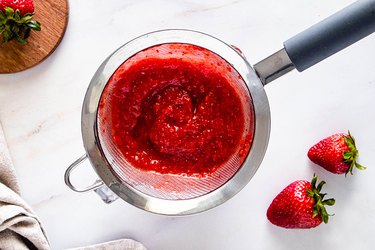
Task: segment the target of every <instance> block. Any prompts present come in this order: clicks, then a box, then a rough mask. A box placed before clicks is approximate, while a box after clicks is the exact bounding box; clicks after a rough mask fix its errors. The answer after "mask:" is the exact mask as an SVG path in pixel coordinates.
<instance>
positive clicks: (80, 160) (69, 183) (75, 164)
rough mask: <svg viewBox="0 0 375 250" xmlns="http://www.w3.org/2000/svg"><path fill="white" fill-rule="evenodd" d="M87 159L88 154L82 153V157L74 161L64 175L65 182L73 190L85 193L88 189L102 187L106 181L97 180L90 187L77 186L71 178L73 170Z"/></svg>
mask: <svg viewBox="0 0 375 250" xmlns="http://www.w3.org/2000/svg"><path fill="white" fill-rule="evenodd" d="M86 159H87V155H86V154H84V155H82V156H81V157H79V158H78V159H77V160H76V161H74V162H73V163H72V164H71V165H70V166H69V167H68V168H67V169H66V171H65V176H64V179H65V184H66V185H67V186H68V187H69V188H70V189H72V190H73V191H76V192H80V193H83V192H88V191H91V190H94V189H98V188H100V187H101V186H103V185H104V183H103V182H102V181H101V180H96V181H95V182H94V183H93V184H92V185H90V186H88V187H85V188H77V187H76V186H74V185H73V184H72V182H71V180H70V175H71V173H72V172H73V170H74V169H75V168H76V167H77V166H78V165H79V164H81V163H82V162H83V161H84V160H86Z"/></svg>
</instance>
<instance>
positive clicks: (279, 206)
mask: <svg viewBox="0 0 375 250" xmlns="http://www.w3.org/2000/svg"><path fill="white" fill-rule="evenodd" d="M317 180H318V177H317V176H316V175H315V174H314V177H313V179H312V181H311V182H309V181H306V180H298V181H295V182H293V183H291V184H289V185H288V186H287V187H286V188H284V189H283V190H282V191H281V192H280V193H279V194H278V195H277V196H276V197H275V198H274V200H273V201H272V203H271V205H270V206H269V207H268V210H267V218H268V220H269V221H270V222H271V223H272V224H274V225H276V226H280V227H283V228H313V227H316V226H318V225H320V224H321V223H322V222H324V223H327V222H328V216H329V214H328V213H327V210H326V208H325V207H324V206H325V205H327V206H332V205H334V204H335V200H334V199H327V200H323V199H324V196H325V195H326V194H322V193H320V191H321V189H322V187H323V185H324V184H325V182H324V181H321V182H320V183H319V184H318V186H316V182H317Z"/></svg>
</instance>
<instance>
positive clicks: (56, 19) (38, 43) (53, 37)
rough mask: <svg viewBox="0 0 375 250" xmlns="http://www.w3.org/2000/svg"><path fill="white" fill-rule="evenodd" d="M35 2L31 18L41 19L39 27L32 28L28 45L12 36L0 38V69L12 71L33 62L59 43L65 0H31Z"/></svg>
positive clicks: (64, 23)
mask: <svg viewBox="0 0 375 250" xmlns="http://www.w3.org/2000/svg"><path fill="white" fill-rule="evenodd" d="M34 5H35V15H34V20H36V21H38V22H40V23H41V27H42V30H41V31H33V30H32V31H31V32H30V37H29V38H28V39H27V41H28V44H27V45H23V44H21V43H19V42H18V41H15V40H12V41H10V42H8V43H3V42H2V41H0V73H14V72H19V71H22V70H25V69H28V68H30V67H32V66H35V65H37V64H38V63H40V62H41V61H43V60H44V59H45V58H46V57H48V56H49V55H50V54H51V53H52V52H53V51H54V50H55V49H56V47H57V45H58V44H59V43H60V41H61V39H62V37H63V35H64V33H65V30H66V26H67V24H68V15H69V6H68V0H34ZM0 40H1V39H0Z"/></svg>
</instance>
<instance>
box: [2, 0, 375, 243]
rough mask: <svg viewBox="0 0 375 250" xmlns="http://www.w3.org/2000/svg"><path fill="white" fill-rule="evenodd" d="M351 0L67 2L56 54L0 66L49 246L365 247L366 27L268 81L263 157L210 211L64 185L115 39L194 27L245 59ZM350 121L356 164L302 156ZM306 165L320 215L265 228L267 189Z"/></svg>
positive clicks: (370, 48) (374, 212)
mask: <svg viewBox="0 0 375 250" xmlns="http://www.w3.org/2000/svg"><path fill="white" fill-rule="evenodd" d="M351 2H352V1H349V0H342V1H324V0H302V1H301V0H285V1H279V0H269V1H260V0H258V1H245V0H242V1H241V0H237V1H229V0H215V1H213V0H209V1H198V0H188V1H182V0H181V1H180V0H179V1H167V0H155V1H146V0H142V1H135V0H133V1H130V0H128V1H121V0H112V1H99V0H91V1H86V0H71V1H70V19H69V26H68V29H67V32H66V35H65V37H64V39H63V41H62V43H61V45H60V46H59V47H58V49H57V50H56V51H55V53H54V54H53V55H52V56H50V57H49V58H48V59H47V60H45V61H44V62H43V63H41V64H40V65H38V66H36V67H34V68H32V69H29V70H27V71H24V72H21V73H17V74H8V75H0V120H1V122H2V124H3V128H4V131H5V135H6V137H7V140H8V143H9V149H10V152H11V155H12V157H13V161H14V164H15V168H16V171H17V174H18V176H19V181H20V184H21V188H22V191H23V197H24V198H25V199H26V201H28V202H29V203H30V205H31V206H32V207H33V208H34V209H35V211H36V213H37V214H38V215H39V216H40V218H41V220H42V221H43V223H44V226H45V229H46V231H47V235H48V237H49V240H50V243H51V246H52V248H53V249H64V248H69V247H77V246H82V245H87V244H93V243H99V242H103V241H109V240H115V239H119V238H133V239H135V240H138V241H140V242H142V243H143V244H144V245H145V246H146V247H147V248H148V249H151V250H168V249H181V250H184V249H186V250H187V249H207V250H211V249H215V250H217V249H358V250H359V249H374V248H375V238H374V237H373V233H374V232H375V196H374V194H373V190H374V189H375V182H374V181H373V180H374V179H375V160H374V157H373V155H374V152H375V134H374V124H375V112H374V107H375V70H374V69H375V35H371V36H369V37H368V38H366V39H364V40H362V41H360V42H358V43H357V44H355V45H353V46H351V47H349V48H348V49H346V50H344V51H342V52H340V53H339V54H337V55H335V56H333V57H331V58H329V59H327V60H326V61H324V62H321V63H320V64H318V65H316V66H314V67H313V68H311V69H309V70H307V71H305V72H303V73H298V72H297V71H293V72H291V73H289V74H288V75H285V76H283V77H282V78H280V79H278V80H277V81H275V82H273V83H271V84H270V85H267V86H266V92H267V95H268V98H269V102H270V106H271V115H272V130H271V138H270V142H269V147H268V151H267V153H266V156H265V158H264V161H263V163H262V165H261V167H260V169H259V171H258V172H257V174H256V175H255V177H254V178H253V179H252V180H251V182H250V183H249V184H248V185H247V186H246V187H245V188H244V189H243V190H242V191H241V192H240V193H239V194H238V195H237V196H235V197H234V198H232V199H231V200H229V201H228V202H226V203H225V204H223V205H221V206H219V207H217V208H214V209H212V210H209V211H207V212H204V213H201V214H197V215H193V216H187V217H165V216H160V215H154V214H150V213H147V212H144V211H142V210H139V209H137V208H135V207H133V206H131V205H129V204H127V203H125V202H124V201H122V200H117V201H116V202H114V203H112V204H110V205H106V204H104V203H103V202H102V201H101V200H100V199H99V197H98V196H97V195H96V194H95V193H88V194H79V193H75V192H73V191H71V190H70V189H68V188H67V187H66V186H65V184H64V180H63V175H64V171H65V169H66V168H67V166H68V165H69V164H70V163H71V162H72V161H74V160H75V159H76V158H78V157H79V156H80V155H82V154H83V152H84V150H83V145H82V140H81V132H80V129H81V128H80V115H81V113H80V112H81V105H82V101H83V97H84V94H85V91H86V88H87V86H88V84H89V81H90V79H91V77H92V76H93V74H94V72H95V71H96V68H97V67H98V66H99V65H100V63H101V62H102V61H103V60H104V59H105V57H107V56H108V55H109V54H110V53H111V52H112V51H113V50H115V49H116V48H118V47H119V46H120V45H122V44H123V43H125V42H127V41H128V40H130V39H132V38H134V37H136V36H138V35H141V34H143V33H146V32H150V31H154V30H158V29H164V28H188V29H195V30H200V31H203V32H206V33H209V34H212V35H214V36H217V37H219V38H221V39H222V40H224V41H226V42H228V43H231V44H235V45H237V46H238V47H240V48H241V49H242V50H243V52H244V53H245V55H246V56H247V58H248V59H249V61H250V62H251V63H252V64H254V63H256V62H258V61H259V60H261V59H263V58H264V57H266V56H268V55H270V54H271V53H273V52H275V51H277V50H278V49H280V48H281V47H282V42H283V41H284V40H286V39H288V38H289V37H291V36H292V35H294V34H296V33H298V32H300V31H302V30H303V29H304V28H307V27H308V26H310V25H311V24H313V23H315V22H317V21H319V20H321V19H322V18H324V17H326V16H328V15H329V14H331V13H333V12H335V11H336V10H338V9H340V8H342V7H344V6H346V5H348V4H349V3H351ZM348 129H350V130H351V132H352V134H353V135H354V136H355V137H356V139H357V143H358V146H359V150H360V162H361V163H362V164H363V165H366V166H367V167H368V169H367V170H366V171H363V172H359V171H355V175H353V176H348V177H347V178H345V177H344V176H337V175H333V174H330V173H328V172H326V171H324V170H321V169H319V168H318V167H316V166H315V165H313V164H311V163H310V162H309V160H308V158H307V156H306V153H307V150H308V148H309V147H310V146H311V145H312V144H313V143H315V142H316V141H317V140H318V139H320V138H322V137H324V136H327V135H329V134H331V133H335V132H345V131H347V130H348ZM88 172H90V173H91V172H93V171H91V169H89V171H88ZM314 172H315V173H317V174H318V175H319V176H320V178H321V179H324V180H326V181H327V184H326V187H325V191H326V192H327V193H329V194H328V196H329V197H335V198H336V205H335V206H334V207H331V208H329V212H330V213H334V214H335V215H334V216H333V217H331V218H330V222H329V223H328V224H327V225H321V226H319V227H318V228H315V229H312V230H285V229H281V228H278V227H275V226H273V225H271V224H270V223H269V222H268V221H267V219H266V216H265V213H266V209H267V207H268V205H269V203H270V202H271V200H272V199H273V197H274V196H275V195H276V194H277V193H278V192H279V191H280V190H281V189H282V188H284V187H285V186H286V185H287V184H288V183H290V182H292V181H294V180H296V179H310V178H311V176H312V174H313V173H314ZM79 179H80V178H78V180H79ZM82 182H83V180H82Z"/></svg>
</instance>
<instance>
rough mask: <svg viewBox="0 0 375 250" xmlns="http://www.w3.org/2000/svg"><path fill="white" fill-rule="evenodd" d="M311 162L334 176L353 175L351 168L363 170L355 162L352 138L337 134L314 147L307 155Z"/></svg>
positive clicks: (354, 147) (356, 154) (355, 150)
mask: <svg viewBox="0 0 375 250" xmlns="http://www.w3.org/2000/svg"><path fill="white" fill-rule="evenodd" d="M307 156H308V157H309V158H310V160H311V161H312V162H314V163H315V164H318V165H319V166H321V167H323V168H325V169H326V170H328V171H330V172H332V173H335V174H344V173H345V175H346V174H347V173H350V174H353V167H354V166H356V168H358V169H361V170H363V169H365V167H364V166H362V165H360V164H359V163H358V162H357V157H358V150H357V148H356V146H355V140H354V137H353V136H352V135H351V134H350V132H348V134H343V133H338V134H334V135H331V136H329V137H327V138H325V139H323V140H321V141H320V142H318V143H317V144H315V145H314V146H312V147H311V148H310V150H309V152H308V153H307Z"/></svg>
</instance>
